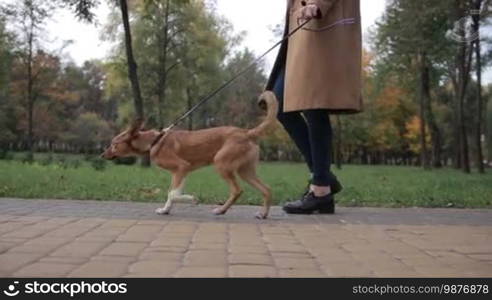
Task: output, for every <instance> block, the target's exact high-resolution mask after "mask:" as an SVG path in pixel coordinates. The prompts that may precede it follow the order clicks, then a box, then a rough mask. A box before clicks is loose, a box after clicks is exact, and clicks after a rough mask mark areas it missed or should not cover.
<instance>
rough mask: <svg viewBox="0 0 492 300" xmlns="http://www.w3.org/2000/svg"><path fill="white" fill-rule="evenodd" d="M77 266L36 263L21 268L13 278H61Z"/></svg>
mask: <svg viewBox="0 0 492 300" xmlns="http://www.w3.org/2000/svg"><path fill="white" fill-rule="evenodd" d="M76 267H77V265H71V264H60V263H50V262H37V263H33V264H30V265H27V266H25V267H23V268H21V269H20V270H19V271H17V272H15V273H14V274H13V277H62V276H64V275H66V274H68V273H69V272H70V271H72V270H73V269H75V268H76Z"/></svg>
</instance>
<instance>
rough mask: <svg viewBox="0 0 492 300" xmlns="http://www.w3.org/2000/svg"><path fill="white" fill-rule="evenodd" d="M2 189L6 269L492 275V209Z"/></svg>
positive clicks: (1, 249)
mask: <svg viewBox="0 0 492 300" xmlns="http://www.w3.org/2000/svg"><path fill="white" fill-rule="evenodd" d="M156 207H158V206H157V205H156V204H155V203H131V202H100V201H75V200H70V201H66V200H16V199H5V198H0V276H2V277H8V276H22V277H31V276H48V277H64V276H69V277H158V278H160V277H304V278H306V277H416V276H419V277H491V276H492V238H491V236H492V210H454V209H383V208H344V207H340V208H339V209H338V213H337V214H336V215H329V216H324V215H313V216H289V215H286V214H284V213H283V212H282V210H281V208H279V207H273V208H272V216H271V218H270V219H269V220H264V221H258V220H255V219H253V218H251V216H252V215H254V212H255V211H256V210H257V209H258V208H257V207H250V206H234V209H233V210H231V211H230V212H229V213H228V214H227V215H226V216H219V217H217V216H211V215H210V209H211V207H210V206H207V205H199V206H196V207H189V206H185V205H180V204H178V205H176V209H175V210H174V211H173V215H172V216H158V215H156V214H155V213H154V210H155V208H156Z"/></svg>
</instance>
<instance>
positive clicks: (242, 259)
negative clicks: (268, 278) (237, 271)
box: [228, 253, 274, 265]
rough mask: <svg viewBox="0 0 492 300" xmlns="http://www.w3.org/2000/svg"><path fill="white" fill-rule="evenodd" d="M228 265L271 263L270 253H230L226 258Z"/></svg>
mask: <svg viewBox="0 0 492 300" xmlns="http://www.w3.org/2000/svg"><path fill="white" fill-rule="evenodd" d="M228 261H229V264H230V265H273V264H274V263H273V260H272V257H271V256H270V255H265V254H251V253H246V254H245V253H241V254H231V255H229V258H228Z"/></svg>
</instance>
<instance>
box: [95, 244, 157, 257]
mask: <svg viewBox="0 0 492 300" xmlns="http://www.w3.org/2000/svg"><path fill="white" fill-rule="evenodd" d="M145 247H147V244H146V243H123V242H115V243H111V244H110V245H108V246H107V247H106V248H104V249H103V250H102V251H101V252H100V253H99V254H100V255H117V256H136V255H138V254H139V253H140V252H141V251H142V250H143V249H144V248H145Z"/></svg>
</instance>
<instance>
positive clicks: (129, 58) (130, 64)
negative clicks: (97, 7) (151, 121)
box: [120, 0, 150, 167]
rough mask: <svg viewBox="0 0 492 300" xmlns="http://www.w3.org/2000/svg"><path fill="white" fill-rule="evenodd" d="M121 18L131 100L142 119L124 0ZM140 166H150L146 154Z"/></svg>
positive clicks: (139, 94) (138, 87) (121, 1)
mask: <svg viewBox="0 0 492 300" xmlns="http://www.w3.org/2000/svg"><path fill="white" fill-rule="evenodd" d="M120 9H121V18H122V20H123V27H124V29H125V46H126V58H127V61H128V78H129V80H130V83H131V85H132V94H133V102H134V105H135V113H136V115H137V118H138V119H141V120H144V118H145V116H144V108H143V101H142V93H141V91H140V84H139V81H138V66H137V63H136V62H135V58H134V56H133V47H132V33H131V29H130V21H129V18H128V5H127V3H126V0H120ZM141 164H142V166H144V167H148V166H150V158H149V157H148V155H146V156H144V157H143V158H142V163H141Z"/></svg>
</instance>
